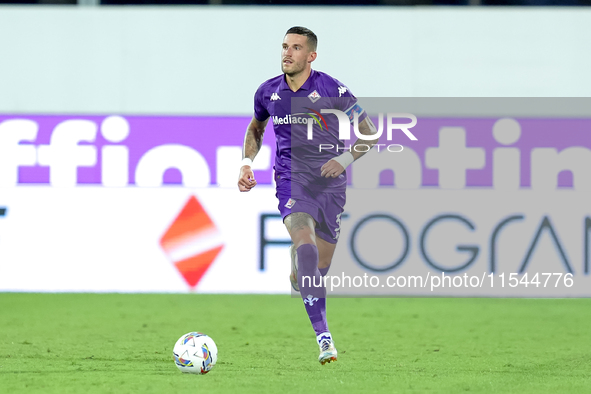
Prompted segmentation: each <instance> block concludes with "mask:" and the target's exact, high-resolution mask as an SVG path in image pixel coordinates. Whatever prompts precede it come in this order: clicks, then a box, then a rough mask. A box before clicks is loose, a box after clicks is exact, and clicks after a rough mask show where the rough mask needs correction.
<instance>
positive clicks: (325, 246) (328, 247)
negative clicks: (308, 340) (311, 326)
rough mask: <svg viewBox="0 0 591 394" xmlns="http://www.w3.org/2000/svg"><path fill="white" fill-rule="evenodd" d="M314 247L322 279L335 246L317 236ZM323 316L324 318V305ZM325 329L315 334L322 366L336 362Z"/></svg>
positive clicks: (332, 344) (328, 266)
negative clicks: (316, 250) (316, 249)
mask: <svg viewBox="0 0 591 394" xmlns="http://www.w3.org/2000/svg"><path fill="white" fill-rule="evenodd" d="M316 246H317V247H318V255H319V258H318V271H319V272H320V275H321V276H322V277H325V276H326V274H327V273H328V270H329V268H330V264H331V262H332V256H333V255H334V251H335V249H336V247H337V244H336V243H334V244H333V243H330V242H327V241H325V240H324V239H322V237H319V236H317V237H316ZM325 303H326V300H325ZM324 316H325V318H326V304H325V305H324ZM326 328H327V330H326V331H325V332H323V333H316V340H317V341H318V346H320V355H319V356H318V361H320V363H322V364H325V363H327V362H329V363H330V362H332V361H337V349H336V348H335V346H334V342H333V340H332V335H331V333H330V331H328V326H327V327H326Z"/></svg>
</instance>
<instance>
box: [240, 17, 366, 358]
mask: <svg viewBox="0 0 591 394" xmlns="http://www.w3.org/2000/svg"><path fill="white" fill-rule="evenodd" d="M317 42H318V39H317V37H316V35H315V34H314V33H313V32H312V31H311V30H309V29H307V28H305V27H292V28H290V29H289V30H288V31H287V33H286V34H285V37H284V39H283V45H282V50H281V71H282V72H283V74H281V75H279V76H277V77H275V78H271V79H269V80H267V81H265V82H264V83H263V84H262V85H261V86H260V87H259V88H258V90H257V91H256V93H255V97H254V117H253V118H252V120H251V122H250V124H249V125H248V128H247V130H246V135H245V138H244V149H243V160H242V164H241V168H240V176H239V180H238V188H239V190H240V191H241V192H248V191H250V190H251V189H252V188H253V187H255V186H256V184H257V183H256V180H255V177H254V174H253V171H252V168H251V164H252V160H254V158H255V156H256V154H257V153H258V151H259V149H260V148H261V144H262V141H263V133H264V131H265V127H266V125H267V122H268V121H269V118H272V119H273V123H274V131H275V137H276V142H277V151H276V157H275V166H274V170H275V181H276V185H277V194H276V196H277V198H278V200H279V211H280V212H281V216H282V217H283V223H284V224H285V226H286V227H287V231H288V232H289V234H290V237H291V240H292V242H293V244H292V245H291V249H290V252H291V260H292V272H291V275H290V281H291V283H292V287H293V288H294V290H296V291H300V293H301V295H302V299H303V301H304V306H305V308H306V312H307V313H308V316H309V318H310V322H311V323H312V327H313V328H314V331H315V333H316V340H317V342H318V345H319V347H320V356H319V357H318V361H320V363H321V364H323V365H324V364H325V363H327V362H331V361H336V360H337V350H336V348H335V345H334V342H333V339H332V335H331V333H330V331H329V329H328V324H327V321H326V288H325V287H324V286H323V284H324V283H322V282H323V281H322V277H323V276H325V275H326V274H327V272H328V270H329V267H330V264H331V261H332V257H333V254H334V251H335V248H336V244H337V240H338V237H339V232H340V217H341V214H342V213H343V209H344V205H345V190H346V186H347V179H346V172H345V169H346V168H347V166H348V165H350V164H351V163H352V162H353V161H354V160H356V159H358V158H359V157H361V156H362V155H363V154H364V153H365V152H367V150H369V149H370V148H371V147H372V146H373V145H374V144H375V143H376V142H377V140H374V139H373V137H372V135H373V134H376V133H377V131H376V129H375V127H374V125H373V123H372V122H371V120H370V119H369V117H367V114H366V113H365V111H364V110H363V109H362V108H361V107H360V106H359V105H358V104H357V99H356V98H355V96H353V94H352V93H351V91H350V90H349V88H347V87H346V86H345V85H344V84H342V83H341V82H339V81H338V80H336V79H335V78H332V77H331V76H329V75H328V74H325V73H322V72H319V71H315V70H312V67H311V65H312V62H313V61H314V60H315V59H316V57H317V53H316V46H317ZM292 98H299V99H298V100H304V101H305V102H306V103H307V104H306V105H305V107H302V108H304V109H303V111H305V112H306V113H302V112H300V111H294V108H292V100H291V99H292ZM294 102H295V101H294ZM323 108H324V109H333V110H334V109H336V110H340V111H342V112H343V113H346V114H347V116H348V118H349V120H350V121H352V122H353V121H356V122H357V123H358V130H359V132H360V133H361V134H364V135H366V136H367V137H365V138H364V139H363V140H362V139H358V140H357V141H356V142H355V144H354V145H353V146H352V147H351V148H350V150H347V148H346V147H345V141H342V140H339V139H338V137H339V135H338V130H339V121H340V119H339V117H338V116H335V114H327V113H325V114H324V115H323V114H322V112H321V110H322V109H323ZM310 111H312V112H310ZM303 115H306V117H305V119H304V120H302V116H303ZM307 115H309V116H307ZM313 119H317V120H318V121H317V122H316V124H313V123H310V122H313ZM302 123H303V125H302ZM307 123H310V124H311V125H312V126H311V127H313V129H312V131H313V134H314V138H313V141H308V140H307V138H306V136H307V130H308V129H307V127H308V124H307ZM346 125H347V127H349V126H348V123H346ZM298 127H299V128H298ZM319 144H324V145H322V146H323V147H329V146H332V147H333V149H320V152H319V146H320V145H319ZM358 145H365V147H363V148H361V149H357V146H358ZM357 150H359V152H358V151H357ZM303 278H305V279H304V280H303Z"/></svg>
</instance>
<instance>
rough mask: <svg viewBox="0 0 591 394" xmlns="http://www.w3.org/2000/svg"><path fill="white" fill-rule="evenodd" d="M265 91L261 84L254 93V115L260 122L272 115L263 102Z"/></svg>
mask: <svg viewBox="0 0 591 394" xmlns="http://www.w3.org/2000/svg"><path fill="white" fill-rule="evenodd" d="M263 93H264V91H263V87H262V85H261V86H260V87H259V88H258V89H257V91H256V93H255V94H254V117H255V118H256V119H257V120H258V121H260V122H264V121H265V120H267V119H268V118H269V116H270V115H269V112H268V111H267V107H265V105H264V104H263V103H264V101H263Z"/></svg>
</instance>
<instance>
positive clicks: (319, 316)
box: [284, 212, 337, 364]
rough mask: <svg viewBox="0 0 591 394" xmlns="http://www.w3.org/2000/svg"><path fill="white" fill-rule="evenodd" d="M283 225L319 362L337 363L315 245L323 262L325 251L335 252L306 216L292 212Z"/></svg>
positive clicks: (311, 220)
mask: <svg viewBox="0 0 591 394" xmlns="http://www.w3.org/2000/svg"><path fill="white" fill-rule="evenodd" d="M284 222H285V225H286V227H287V230H288V231H289V234H290V236H291V239H292V241H293V247H294V248H295V250H296V260H297V265H298V282H299V284H300V293H301V295H302V299H303V301H304V306H305V308H306V312H307V314H308V317H309V318H310V322H311V323H312V327H313V328H314V332H315V333H316V340H317V342H318V345H319V346H320V356H319V357H318V361H320V362H321V363H322V364H325V363H326V362H331V361H336V359H337V353H336V349H335V348H334V344H333V342H332V336H331V335H330V331H329V330H328V323H327V321H326V287H325V284H324V281H323V279H322V276H321V275H320V271H319V270H318V263H319V260H320V256H319V254H320V253H319V250H318V247H317V245H316V242H321V243H322V246H321V248H322V250H323V257H324V259H326V250H327V249H328V251H329V252H330V253H329V254H330V255H331V256H332V252H334V250H332V251H331V248H330V247H327V246H326V245H325V244H324V243H327V242H326V241H324V240H321V239H319V238H317V237H316V234H315V227H316V222H315V221H314V219H313V218H312V217H311V216H310V215H309V214H307V213H304V212H296V213H292V214H290V215H289V216H287V217H286V218H285V221H284ZM325 265H326V263H325Z"/></svg>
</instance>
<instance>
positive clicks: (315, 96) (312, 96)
mask: <svg viewBox="0 0 591 394" xmlns="http://www.w3.org/2000/svg"><path fill="white" fill-rule="evenodd" d="M308 98H309V99H310V101H311V102H312V103H315V102H316V101H318V100H320V94H318V92H317V91H313V92H312V93H310V94H309V95H308Z"/></svg>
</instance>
